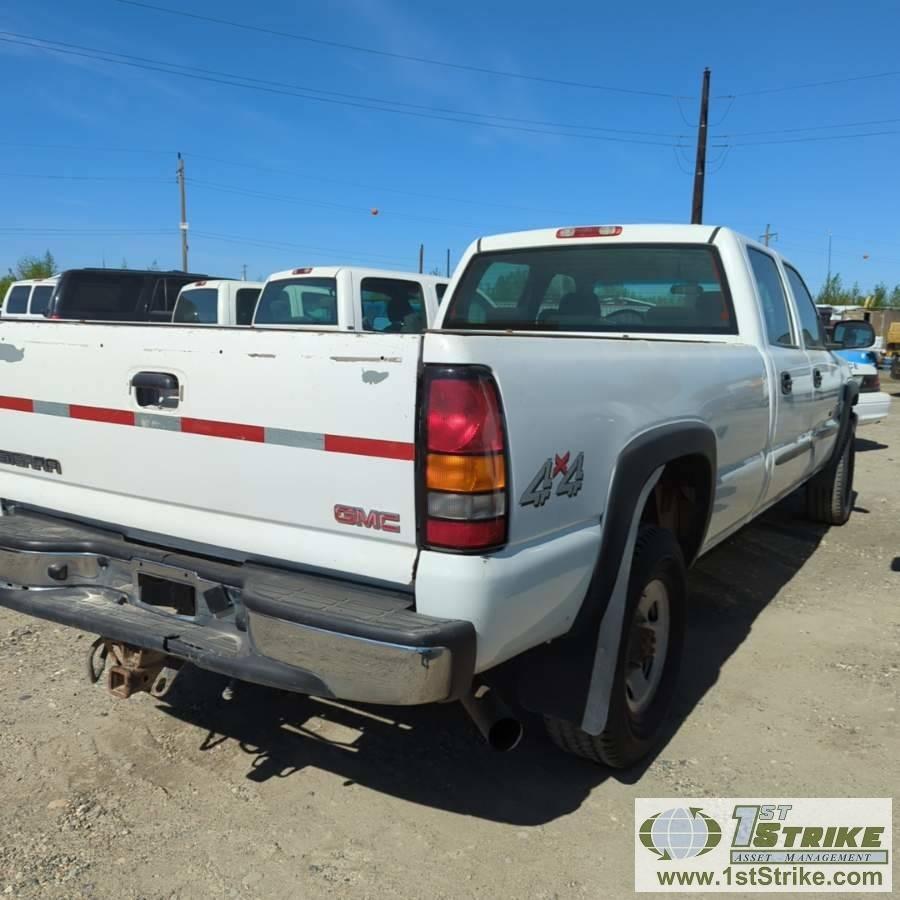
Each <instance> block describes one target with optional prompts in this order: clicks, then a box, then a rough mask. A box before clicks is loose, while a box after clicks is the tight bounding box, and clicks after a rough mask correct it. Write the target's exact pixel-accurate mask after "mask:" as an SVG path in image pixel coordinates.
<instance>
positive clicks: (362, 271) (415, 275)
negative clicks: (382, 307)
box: [266, 266, 450, 281]
mask: <svg viewBox="0 0 900 900" xmlns="http://www.w3.org/2000/svg"><path fill="white" fill-rule="evenodd" d="M347 270H349V271H351V272H353V273H354V274H355V275H360V276H370V277H372V278H400V279H404V280H407V281H409V280H413V281H449V280H450V279H449V278H447V277H446V276H444V275H424V274H421V273H419V272H401V271H398V270H396V269H370V268H369V267H368V266H303V267H301V268H297V269H285V270H284V271H283V272H273V273H272V274H271V275H270V276H269V277H268V278H267V279H266V280H267V281H280V280H281V279H284V278H295V277H297V276H298V275H313V276H318V277H320V278H334V277H335V276H336V275H337V273H338V272H344V271H347Z"/></svg>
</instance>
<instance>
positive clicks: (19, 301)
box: [3, 284, 31, 315]
mask: <svg viewBox="0 0 900 900" xmlns="http://www.w3.org/2000/svg"><path fill="white" fill-rule="evenodd" d="M30 293H31V285H28V284H20V285H19V286H18V287H14V288H13V289H12V290H11V291H10V292H9V297H8V298H7V300H6V306H5V307H4V309H3V312H5V313H8V314H9V315H14V314H15V315H18V314H19V313H26V312H28V295H29V294H30Z"/></svg>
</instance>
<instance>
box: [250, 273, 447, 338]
mask: <svg viewBox="0 0 900 900" xmlns="http://www.w3.org/2000/svg"><path fill="white" fill-rule="evenodd" d="M441 283H442V282H441V280H440V279H438V278H436V277H434V276H432V275H419V274H413V273H412V272H394V271H389V270H386V269H364V268H361V267H358V266H315V267H312V266H308V267H305V268H298V269H289V270H287V271H285V272H276V273H275V274H274V275H270V276H269V279H268V280H267V281H266V284H265V288H264V289H263V292H262V295H261V296H260V299H259V304H258V306H257V307H256V315H255V317H254V319H253V324H254V325H256V326H261V327H271V326H276V327H279V328H284V327H301V328H309V327H314V328H315V327H321V328H325V329H331V328H336V329H342V330H348V329H352V330H356V331H374V332H382V333H395V334H417V333H419V332H421V331H423V330H424V329H425V328H426V327H427V326H428V324H429V323H431V322H433V321H434V320H435V317H436V316H437V309H438V294H437V289H438V287H439V285H440V284H441Z"/></svg>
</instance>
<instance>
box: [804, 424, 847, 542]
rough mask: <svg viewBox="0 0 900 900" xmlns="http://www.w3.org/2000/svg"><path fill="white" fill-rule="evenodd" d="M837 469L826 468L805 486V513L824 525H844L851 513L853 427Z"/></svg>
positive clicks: (835, 467)
mask: <svg viewBox="0 0 900 900" xmlns="http://www.w3.org/2000/svg"><path fill="white" fill-rule="evenodd" d="M840 453H841V456H840V459H839V460H838V463H837V465H836V466H834V467H832V466H828V467H827V468H826V469H824V470H823V471H822V472H820V473H819V474H818V475H816V476H815V477H813V478H812V479H810V481H809V482H807V485H806V514H807V516H808V517H809V518H810V519H812V520H813V521H814V522H821V523H822V524H823V525H844V524H845V523H846V522H847V520H848V519H849V518H850V513H851V512H852V511H853V472H854V469H855V466H856V428H855V426H852V427H851V428H850V431H849V433H848V434H847V437H846V439H845V441H844V445H843V447H842V448H841V451H840Z"/></svg>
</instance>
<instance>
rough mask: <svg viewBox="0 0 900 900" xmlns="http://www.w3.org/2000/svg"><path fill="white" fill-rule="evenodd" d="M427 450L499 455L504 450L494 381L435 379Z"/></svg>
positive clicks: (429, 400) (430, 396)
mask: <svg viewBox="0 0 900 900" xmlns="http://www.w3.org/2000/svg"><path fill="white" fill-rule="evenodd" d="M428 449H429V450H434V451H437V452H438V453H498V452H500V451H501V450H502V449H503V432H502V429H501V425H500V408H499V404H498V403H497V388H496V387H495V386H494V382H493V380H484V381H482V380H481V379H480V378H467V379H464V380H461V379H457V378H434V379H433V380H432V381H431V384H430V385H429V391H428Z"/></svg>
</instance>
